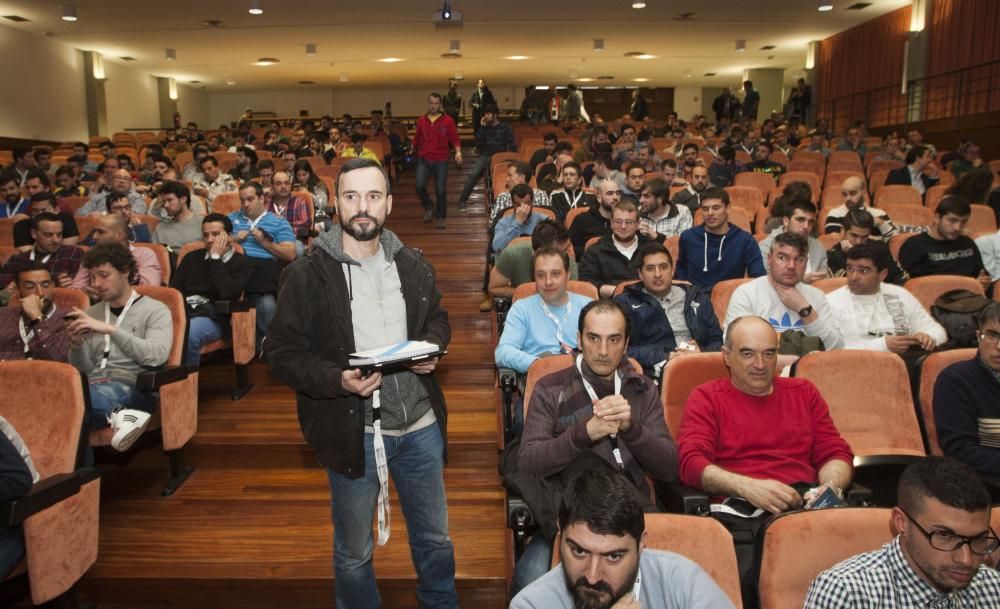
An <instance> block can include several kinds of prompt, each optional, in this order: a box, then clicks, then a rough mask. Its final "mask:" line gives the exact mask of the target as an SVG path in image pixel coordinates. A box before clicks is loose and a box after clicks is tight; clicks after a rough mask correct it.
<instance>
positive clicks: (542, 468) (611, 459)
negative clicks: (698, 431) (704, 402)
mask: <svg viewBox="0 0 1000 609" xmlns="http://www.w3.org/2000/svg"><path fill="white" fill-rule="evenodd" d="M630 330H631V324H630V322H629V318H628V316H627V314H626V313H625V311H624V310H623V309H622V307H621V305H619V304H618V303H616V302H614V301H612V300H607V299H602V300H598V301H594V302H591V303H590V304H588V305H587V306H586V307H584V309H583V310H582V311H581V312H580V319H579V326H578V331H579V334H578V336H577V342H578V344H579V345H580V351H581V353H580V355H577V357H576V362H575V364H573V365H571V366H569V367H567V368H565V369H563V370H559V371H556V372H553V373H552V374H549V375H548V376H545V377H543V378H541V379H539V381H538V382H537V383H536V385H535V389H534V391H533V392H532V394H531V402H530V403H529V404H528V407H527V410H526V415H525V420H524V433H523V435H522V439H521V446H520V450H519V453H518V467H519V468H520V470H521V471H522V472H527V473H530V474H535V475H537V476H541V477H543V478H552V477H554V476H558V475H560V474H562V475H566V474H567V473H569V472H572V471H579V470H581V469H589V468H592V467H594V465H595V462H598V461H603V462H606V463H609V464H611V465H612V466H615V467H617V468H618V469H620V470H621V471H623V472H624V473H625V475H626V476H628V478H629V480H630V481H631V483H632V488H631V489H630V490H631V491H632V492H633V496H634V497H635V498H636V500H637V501H641V502H642V504H643V505H644V506H645V507H647V508H652V507H653V506H652V502H651V501H650V499H649V488H648V484H647V482H646V476H647V475H648V476H650V477H651V478H653V479H655V480H662V481H664V482H671V481H673V480H675V479H676V478H677V460H676V455H677V447H676V446H675V444H674V441H673V438H672V437H671V436H670V431H669V430H668V429H667V424H666V421H665V420H664V418H663V405H662V404H661V403H660V395H659V391H657V388H656V385H655V384H654V383H653V381H652V380H650V379H648V378H646V377H645V376H644V375H642V374H641V373H639V372H636V371H635V370H634V369H633V368H632V366H631V364H630V363H629V361H628V356H627V355H626V350H627V349H628V341H629V336H630ZM525 499H526V500H527V501H528V503H529V505H531V503H532V500H531V498H529V497H526V498H525ZM536 513H538V512H536ZM541 525H542V527H543V530H544V529H545V527H546V526H547V525H548V526H550V525H551V523H541ZM550 546H551V542H550V541H546V540H545V538H544V535H541V534H536V535H535V536H533V537H532V539H531V542H530V543H529V544H528V548H527V549H526V550H525V553H524V555H523V556H522V557H521V560H520V561H518V564H517V567H516V569H517V571H518V573H517V574H516V575H515V581H514V583H513V585H514V587H515V588H520V587H522V586H523V585H524V584H527V583H528V582H530V581H532V580H534V579H535V578H536V577H538V576H539V575H541V574H542V573H544V572H545V571H546V570H547V569H548V565H549V547H550ZM539 558H541V559H542V560H539ZM538 567H541V568H540V569H539V568H538Z"/></svg>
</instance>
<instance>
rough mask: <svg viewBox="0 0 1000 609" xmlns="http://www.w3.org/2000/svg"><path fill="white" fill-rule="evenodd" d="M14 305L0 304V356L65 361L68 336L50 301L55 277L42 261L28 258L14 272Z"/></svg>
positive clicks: (67, 349) (56, 308)
mask: <svg viewBox="0 0 1000 609" xmlns="http://www.w3.org/2000/svg"><path fill="white" fill-rule="evenodd" d="M14 289H15V291H16V292H17V297H18V300H19V303H18V305H17V306H6V307H2V308H0V360H20V359H40V360H50V361H54V362H65V361H66V356H67V353H68V352H69V338H68V337H67V336H66V332H65V327H64V324H63V315H65V314H66V313H67V311H63V310H61V309H59V308H58V307H56V304H55V302H54V301H53V294H54V292H55V281H53V279H52V274H51V273H50V272H49V269H47V268H46V267H45V265H44V264H42V263H41V262H39V261H37V260H33V261H28V262H27V263H26V264H25V265H23V266H22V267H21V268H20V269H18V271H17V272H16V273H15V274H14Z"/></svg>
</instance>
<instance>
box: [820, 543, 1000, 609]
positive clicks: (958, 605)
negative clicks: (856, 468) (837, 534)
mask: <svg viewBox="0 0 1000 609" xmlns="http://www.w3.org/2000/svg"><path fill="white" fill-rule="evenodd" d="M931 551H935V550H931ZM843 607H852V608H854V609H867V608H871V609H875V608H876V607H892V608H893V609H924V608H931V609H939V608H940V609H946V608H947V609H972V608H973V607H977V608H985V607H1000V572H997V571H995V570H993V569H991V568H989V567H980V569H979V572H978V573H976V576H975V577H973V578H972V581H971V582H969V585H968V586H966V587H965V588H958V589H955V590H952V591H951V592H948V593H942V592H940V591H939V590H937V589H936V588H934V587H933V586H932V585H930V584H929V583H927V582H926V581H924V580H923V579H921V578H920V576H918V575H917V574H916V573H914V572H913V569H912V568H910V565H909V564H908V563H907V562H906V558H904V557H903V551H902V549H900V547H899V537H898V536H897V537H896V538H895V539H893V540H892V541H891V542H890V543H887V544H886V545H884V546H882V548H881V549H879V550H875V551H874V552H866V553H864V554H858V555H857V556H854V557H852V558H849V559H847V560H845V561H843V562H841V563H840V564H838V565H836V566H834V567H833V568H831V569H828V570H826V571H824V572H823V573H820V574H819V577H817V578H816V580H815V581H814V582H813V583H812V585H811V586H809V593H808V595H807V596H806V603H805V607H804V609H841V608H843Z"/></svg>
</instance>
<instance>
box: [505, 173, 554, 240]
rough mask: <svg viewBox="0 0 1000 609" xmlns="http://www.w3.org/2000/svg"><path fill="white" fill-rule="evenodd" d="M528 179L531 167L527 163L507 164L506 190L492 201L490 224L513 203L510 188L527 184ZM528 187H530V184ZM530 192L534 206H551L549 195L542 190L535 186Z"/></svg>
mask: <svg viewBox="0 0 1000 609" xmlns="http://www.w3.org/2000/svg"><path fill="white" fill-rule="evenodd" d="M530 179H531V169H530V168H529V167H528V164H527V163H522V162H520V161H517V162H513V163H510V164H509V165H508V166H507V190H506V191H504V192H502V193H500V194H499V195H497V198H496V201H494V202H493V207H491V208H490V226H492V225H493V223H494V222H496V221H497V218H499V217H500V214H502V213H503V211H504V210H505V209H507V208H508V207H512V206H513V205H514V203H513V201H512V200H511V195H510V192H511V190H512V189H513V188H514V187H515V186H517V185H518V184H525V185H527V184H528V180H530ZM528 187H529V188H531V187H530V186H528ZM532 193H533V194H534V197H533V204H534V206H535V207H551V205H550V204H549V195H547V194H545V191H544V190H539V189H537V188H535V189H533V190H532Z"/></svg>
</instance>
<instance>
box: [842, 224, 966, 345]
mask: <svg viewBox="0 0 1000 609" xmlns="http://www.w3.org/2000/svg"><path fill="white" fill-rule="evenodd" d="M891 263H892V254H890V253H889V248H888V247H886V246H885V245H884V244H882V243H879V242H877V241H868V242H865V243H861V244H859V245H855V246H854V247H852V248H851V249H849V250H848V251H847V261H846V275H847V285H845V286H843V287H841V288H839V289H837V290H834V291H833V292H831V293H830V294H827V295H826V300H827V302H828V303H829V305H830V310H831V311H832V312H833V315H834V317H835V318H836V319H837V324H838V325H839V326H840V329H841V331H842V332H843V334H844V348H845V349H867V350H869V351H891V352H893V353H899V354H903V353H905V352H907V351H909V350H911V349H915V350H917V349H919V350H922V351H933V350H934V349H935V348H937V347H938V346H939V345H941V344H943V343H944V342H945V341H946V340H948V334H947V332H945V330H944V328H942V327H941V324H939V323H938V322H936V321H934V318H933V317H931V316H930V314H929V313H927V311H926V310H925V309H924V307H923V305H922V304H920V301H918V300H917V299H916V298H915V297H914V296H913V295H912V294H910V293H909V292H908V291H906V290H905V289H903V288H902V287H900V286H897V285H892V284H890V283H885V279H886V276H887V275H888V274H889V266H890V264H891Z"/></svg>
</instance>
